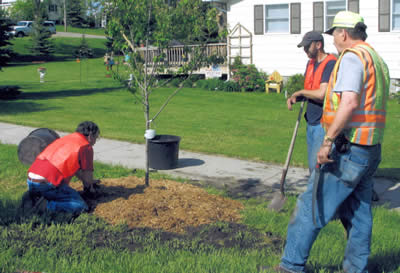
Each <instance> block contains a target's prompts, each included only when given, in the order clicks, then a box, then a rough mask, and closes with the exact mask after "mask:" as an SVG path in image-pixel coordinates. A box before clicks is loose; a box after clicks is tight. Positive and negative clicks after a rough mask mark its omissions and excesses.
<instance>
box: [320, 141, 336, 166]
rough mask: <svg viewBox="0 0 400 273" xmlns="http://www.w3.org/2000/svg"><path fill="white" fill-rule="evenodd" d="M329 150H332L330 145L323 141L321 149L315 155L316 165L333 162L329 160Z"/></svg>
mask: <svg viewBox="0 0 400 273" xmlns="http://www.w3.org/2000/svg"><path fill="white" fill-rule="evenodd" d="M331 149H332V143H330V144H327V143H326V141H324V143H322V145H321V148H320V149H319V152H318V154H317V162H318V164H321V165H322V164H326V163H331V162H333V160H332V159H330V158H329V154H330V152H331Z"/></svg>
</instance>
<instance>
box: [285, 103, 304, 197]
mask: <svg viewBox="0 0 400 273" xmlns="http://www.w3.org/2000/svg"><path fill="white" fill-rule="evenodd" d="M304 103H305V101H304V100H303V101H302V102H301V105H300V110H299V115H298V116H297V121H296V125H295V127H294V131H293V135H292V140H291V141H290V146H289V151H288V154H287V157H286V162H285V166H284V167H283V171H282V177H281V186H280V189H281V193H282V195H283V196H285V193H284V191H285V189H284V184H285V179H286V174H287V172H288V169H289V163H290V159H291V158H292V154H293V148H294V143H295V142H296V136H297V131H298V130H299V125H300V120H301V117H302V113H303V109H304Z"/></svg>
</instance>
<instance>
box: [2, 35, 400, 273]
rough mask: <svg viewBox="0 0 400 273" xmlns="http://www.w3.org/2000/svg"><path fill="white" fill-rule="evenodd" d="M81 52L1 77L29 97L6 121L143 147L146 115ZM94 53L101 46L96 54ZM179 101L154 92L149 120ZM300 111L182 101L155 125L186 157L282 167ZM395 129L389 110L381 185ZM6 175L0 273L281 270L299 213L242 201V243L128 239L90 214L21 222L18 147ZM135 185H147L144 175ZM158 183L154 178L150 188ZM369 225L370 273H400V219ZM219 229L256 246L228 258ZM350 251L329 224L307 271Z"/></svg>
mask: <svg viewBox="0 0 400 273" xmlns="http://www.w3.org/2000/svg"><path fill="white" fill-rule="evenodd" d="M27 39H28V38H24V39H20V40H18V41H16V42H15V43H16V44H15V47H17V48H19V50H21V51H23V50H24V46H23V45H24V44H27V43H29V42H28V40H27ZM79 41H80V39H60V40H58V39H57V40H56V41H55V43H56V44H57V43H59V44H60V47H59V50H60V52H57V54H56V61H53V62H47V63H41V64H36V63H31V62H23V63H22V62H18V63H14V64H12V65H11V66H8V67H5V68H4V72H0V77H1V84H2V85H8V84H17V85H20V86H21V87H22V91H23V92H24V93H23V95H22V96H21V97H20V98H19V99H17V100H12V101H0V121H4V122H11V123H16V124H23V125H30V126H34V127H49V128H52V129H58V130H65V131H73V130H74V129H75V127H76V125H77V123H79V122H80V121H82V120H84V119H88V120H93V121H95V122H97V123H98V124H99V125H100V128H101V131H102V133H101V134H102V137H108V138H115V139H121V140H127V141H132V142H136V143H143V133H144V118H143V113H142V112H141V105H140V103H139V102H138V101H137V100H135V99H134V96H132V94H130V93H129V92H127V91H126V90H124V89H121V87H120V85H119V84H118V83H116V82H115V81H114V80H113V79H112V78H106V77H105V74H106V71H105V67H104V65H103V61H102V58H95V59H89V60H82V61H81V62H80V63H77V62H76V61H75V60H74V59H75V58H74V57H73V56H72V53H71V52H73V51H74V49H75V48H76V46H77V45H78V44H79ZM103 42H104V41H103ZM90 43H93V44H92V45H93V46H96V44H97V43H99V42H98V41H90ZM98 46H99V51H101V50H104V47H103V46H104V45H98ZM64 49H65V50H64ZM61 50H62V51H61ZM99 55H100V56H101V55H102V54H100V53H99ZM100 56H99V57H100ZM39 66H45V67H46V68H47V69H48V74H47V75H46V82H45V83H44V84H40V83H39V76H38V73H37V71H36V70H37V68H38V67H39ZM171 91H172V90H171V89H167V88H165V89H159V90H157V91H156V92H154V94H153V96H152V105H153V106H154V107H153V108H152V112H153V113H154V112H155V111H156V109H157V107H156V106H160V105H161V103H162V102H163V101H164V99H165V97H166V96H167V95H168V94H169V93H170V92H171ZM297 111H298V107H297V108H296V109H295V111H293V112H289V111H287V109H286V106H285V99H284V97H283V96H282V95H279V94H269V95H266V94H261V93H223V92H210V91H204V90H200V89H183V90H182V91H181V93H179V95H178V96H177V97H176V98H174V100H173V101H172V102H171V104H170V105H169V106H168V107H167V108H166V110H165V112H164V113H162V114H161V116H160V119H159V120H157V121H156V126H155V129H156V130H157V131H158V133H161V134H176V135H180V136H182V142H181V147H182V148H183V149H187V150H192V151H199V152H204V153H210V154H224V155H227V156H233V157H240V158H246V159H251V160H260V161H265V162H275V163H280V164H282V163H283V162H284V160H285V158H286V154H287V149H288V146H289V143H290V138H291V134H292V130H293V127H294V124H295V121H296V118H297ZM304 129H305V126H304V121H302V126H301V128H300V131H299V135H298V140H297V142H296V148H295V151H294V156H293V164H296V165H300V166H305V165H306V156H305V154H306V148H305V147H306V144H305V130H304ZM399 129H400V110H399V105H398V104H397V102H395V101H390V102H389V114H388V128H387V130H386V138H385V144H384V147H383V148H384V151H383V162H382V164H381V170H380V171H381V173H384V174H385V175H391V176H396V175H397V174H398V173H399V163H400V162H399V156H398V154H399V147H400V145H399V144H400V143H399V140H398V137H397V135H398V134H397V132H398V131H399ZM0 167H1V169H0V170H1V171H0V184H1V185H2V187H1V191H0V200H1V201H0V272H16V271H23V270H30V271H42V272H102V273H103V272H174V273H175V272H257V271H258V270H257V267H258V265H261V264H262V265H275V264H277V263H278V262H279V258H280V255H281V251H282V246H283V239H284V238H285V233H286V227H287V224H288V222H289V220H290V215H291V213H292V211H293V208H294V205H295V198H294V197H290V198H289V202H288V203H287V205H286V207H285V209H284V211H283V212H280V213H276V212H271V211H268V210H267V209H266V207H267V203H266V202H264V201H262V200H254V199H250V200H241V202H243V203H244V205H245V209H244V211H243V212H242V213H243V220H242V223H241V224H242V225H241V228H240V230H239V231H235V232H234V231H233V230H232V229H231V228H230V226H229V225H228V224H227V223H215V224H213V225H210V226H206V227H204V229H203V230H201V231H200V232H199V234H198V236H195V237H192V238H188V237H185V236H178V235H174V234H168V235H166V234H165V233H163V232H162V231H159V230H145V231H143V230H130V229H128V228H127V227H126V226H124V225H120V226H116V227H113V226H110V225H108V224H106V223H105V222H104V221H102V220H101V219H98V218H96V217H94V216H92V215H87V214H84V215H81V216H80V217H78V218H77V219H76V220H75V221H73V222H69V221H67V220H66V219H64V218H63V217H59V218H51V217H48V216H42V217H39V216H37V215H33V216H31V217H22V216H21V215H20V214H19V212H18V209H17V207H18V205H19V200H20V198H21V196H22V193H23V191H24V190H25V189H26V182H25V178H26V177H25V176H26V171H27V167H26V166H22V165H21V164H20V163H19V162H18V159H17V147H16V146H15V145H1V144H0ZM127 175H133V173H132V172H131V170H127V169H124V168H122V167H111V166H107V165H104V164H99V163H97V162H96V166H95V176H96V177H104V178H108V177H122V176H127ZM135 175H139V176H142V175H143V171H139V172H138V173H136V174H135ZM157 177H159V176H158V175H157V174H152V178H153V179H154V178H157ZM210 192H215V190H211V189H210ZM218 194H224V193H218ZM373 213H374V229H373V238H372V240H373V241H372V254H371V257H370V263H369V270H370V272H400V262H399V261H400V233H399V230H398V226H399V225H400V216H399V214H398V213H397V212H391V211H388V210H386V209H385V208H383V207H378V208H374V210H373ZM215 228H217V229H219V230H224V231H226V232H227V234H229V235H230V236H233V237H234V238H236V239H239V240H238V242H243V243H249V242H250V243H252V244H250V247H247V248H243V247H240V246H241V244H236V245H234V246H233V247H221V245H220V243H221V242H213V243H206V242H204V241H203V239H204V237H208V235H211V234H210V231H212V230H213V229H215ZM266 234H270V235H272V236H274V237H276V239H277V242H276V244H275V247H270V243H271V241H268V240H267V238H266ZM257 236H260V237H257ZM210 237H211V236H210ZM166 238H168V239H166ZM260 238H261V240H260ZM262 238H264V239H262ZM264 240H265V241H264ZM132 245H135V247H132ZM344 246H345V238H344V233H343V229H342V228H341V226H340V224H339V223H338V222H333V223H331V224H329V225H328V226H327V227H326V228H325V229H324V230H323V231H322V232H321V234H320V236H319V237H318V240H317V242H316V244H315V245H314V247H313V249H312V252H311V256H310V260H309V267H310V270H311V271H312V272H337V270H338V269H339V268H340V265H341V261H342V256H343V251H344Z"/></svg>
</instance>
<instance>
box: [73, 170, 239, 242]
mask: <svg viewBox="0 0 400 273" xmlns="http://www.w3.org/2000/svg"><path fill="white" fill-rule="evenodd" d="M144 184H145V183H144V179H143V178H137V177H133V176H132V177H124V178H116V179H104V180H102V183H101V184H100V188H99V194H98V196H97V198H96V199H86V201H87V203H88V204H89V206H90V208H91V211H92V213H94V214H95V215H97V216H99V217H101V218H103V219H105V220H106V221H107V222H109V223H111V224H113V225H115V224H120V223H125V224H127V225H128V226H129V227H130V228H152V229H161V230H164V231H167V232H174V233H181V234H182V233H184V232H185V231H186V230H187V228H189V227H191V228H193V227H198V226H201V225H207V224H211V223H215V222H230V223H238V222H240V218H241V216H240V210H242V209H243V205H242V204H241V203H240V202H238V201H236V200H231V199H228V198H224V197H222V196H217V195H213V194H209V193H207V192H206V191H205V190H204V189H202V188H199V187H197V186H193V185H191V184H187V183H179V182H175V181H171V180H151V181H150V186H149V187H145V186H144ZM71 186H72V187H73V188H75V189H76V190H78V191H82V185H81V183H72V185H71Z"/></svg>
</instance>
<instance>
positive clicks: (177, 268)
mask: <svg viewBox="0 0 400 273" xmlns="http://www.w3.org/2000/svg"><path fill="white" fill-rule="evenodd" d="M0 166H1V169H2V172H0V183H1V185H2V187H1V189H2V190H1V191H0V272H20V271H25V270H29V271H35V272H63V273H67V272H71V273H76V272H82V273H84V272H88V273H94V272H99V273H100V272H101V273H105V272H110V273H114V272H127V273H131V272H138V273H146V272H148V273H153V272H166V273H167V272H171V273H177V272H182V273H186V272H199V273H202V272H243V273H248V272H258V270H257V268H258V266H259V265H270V266H272V265H275V264H277V263H278V262H279V259H280V256H281V251H282V247H283V244H284V241H283V240H284V238H285V234H286V227H287V224H288V222H289V220H290V215H291V213H292V211H293V208H294V205H295V198H294V197H290V198H289V201H288V202H287V204H286V205H285V208H284V210H283V211H282V212H279V213H277V212H272V211H269V210H267V209H266V207H267V205H268V204H267V203H266V202H265V201H263V200H255V199H249V200H241V202H242V203H243V204H244V206H245V209H244V210H243V211H242V215H243V220H242V222H241V224H240V225H239V226H235V225H231V224H229V223H221V222H217V223H214V224H210V225H205V226H203V227H202V228H201V229H200V230H199V232H198V233H196V234H195V235H194V236H188V235H177V234H172V233H165V232H163V231H161V230H151V229H140V228H138V229H129V228H127V227H126V226H125V225H119V226H111V225H109V224H107V223H105V221H103V220H102V219H100V218H96V217H95V216H93V215H89V214H82V215H81V216H79V217H78V218H76V219H75V220H74V221H72V222H71V221H69V220H68V219H69V218H67V217H66V215H59V217H50V216H49V215H44V216H38V215H31V216H23V215H21V214H20V213H19V212H18V205H19V202H20V201H19V200H20V198H21V195H22V193H23V191H24V190H25V189H26V182H25V176H26V171H27V167H26V166H23V165H22V164H20V163H19V161H18V158H17V147H16V146H15V145H1V144H0ZM127 175H138V176H143V172H142V171H138V173H135V174H133V173H132V171H131V170H128V169H125V168H122V167H118V166H114V167H111V166H107V165H104V164H99V163H95V177H102V178H110V177H123V176H127ZM158 177H165V176H160V175H158V174H152V178H153V179H156V178H158ZM210 192H213V193H214V194H223V193H217V192H216V191H215V190H211V189H210ZM373 214H374V229H373V237H372V254H371V257H370V262H369V270H370V272H397V273H399V272H400V232H399V229H398V226H399V225H400V215H399V214H398V213H397V212H391V211H388V210H386V209H384V208H382V207H378V208H374V210H373ZM234 227H236V228H234ZM213 231H217V232H223V233H224V234H226V239H225V240H219V241H215V240H213V239H212V237H213ZM205 239H207V240H205ZM233 240H234V242H235V243H234V244H232V241H233ZM345 244H346V240H345V237H344V231H343V228H342V227H341V225H340V224H339V223H338V222H337V221H334V222H332V223H330V224H329V225H328V226H327V227H326V228H325V229H324V230H323V231H322V232H321V233H320V235H319V237H318V240H317V241H316V243H315V245H314V246H313V249H312V251H311V255H310V259H309V263H308V267H309V269H310V270H311V271H310V272H321V273H322V272H337V271H338V270H339V269H340V267H341V262H342V258H343V257H342V256H343V251H344V246H345Z"/></svg>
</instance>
